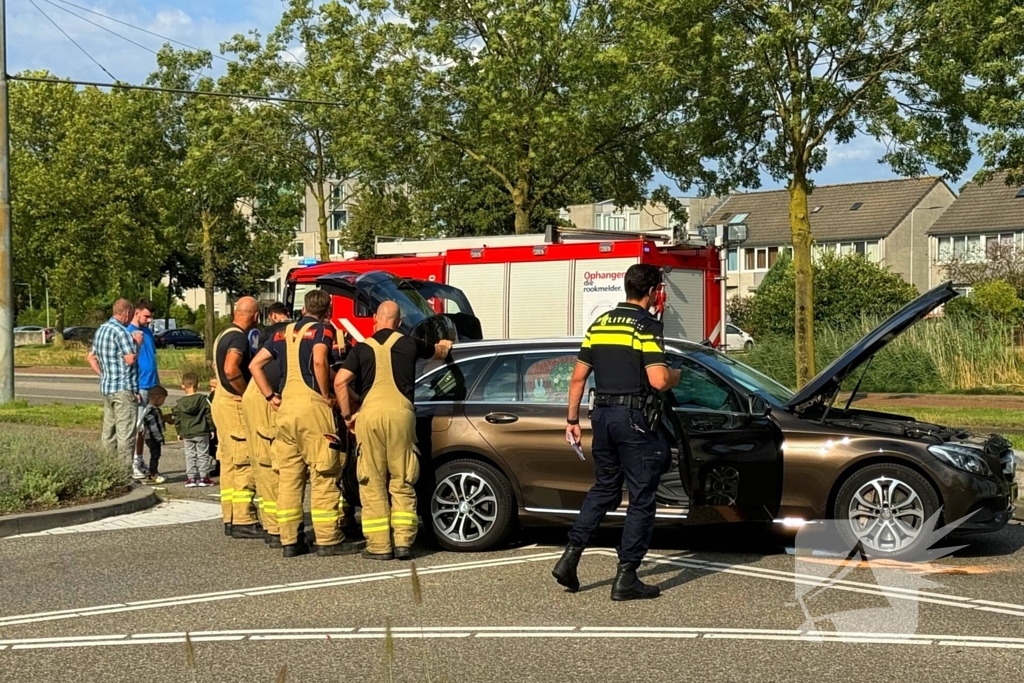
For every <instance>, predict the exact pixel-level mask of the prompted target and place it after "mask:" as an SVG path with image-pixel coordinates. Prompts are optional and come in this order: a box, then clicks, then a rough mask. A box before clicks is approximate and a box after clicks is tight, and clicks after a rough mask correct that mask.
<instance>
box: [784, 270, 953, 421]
mask: <svg viewBox="0 0 1024 683" xmlns="http://www.w3.org/2000/svg"><path fill="white" fill-rule="evenodd" d="M956 296H958V294H957V292H956V290H954V289H953V283H952V282H946V283H944V284H941V285H939V286H938V287H936V288H935V289H932V290H931V291H928V292H925V293H924V294H922V295H921V296H919V297H917V298H916V299H914V300H913V301H911V302H910V303H909V304H907V305H906V306H904V307H903V308H901V309H900V310H898V311H896V312H895V313H893V314H892V315H891V316H890V317H889V318H888V320H886V321H885V322H883V323H882V324H881V325H879V326H878V327H876V328H875V329H873V330H871V331H870V332H868V333H867V334H866V335H864V337H863V338H862V339H861V340H860V341H859V342H857V343H856V344H854V345H853V346H851V347H850V348H849V349H847V351H846V352H845V353H844V354H842V355H841V356H839V357H838V358H836V359H835V360H834V361H832V363H831V364H830V365H829V366H828V367H827V368H825V369H824V370H822V371H821V372H819V373H818V374H817V375H816V376H815V377H814V379H812V380H811V381H810V382H808V383H807V384H805V385H804V386H803V387H802V388H801V389H800V390H799V391H798V392H796V395H794V396H793V398H792V399H790V401H789V403H788V404H787V406H788V407H789V408H793V409H799V408H801V407H802V406H804V405H805V404H808V403H811V402H814V401H820V400H823V399H828V398H830V397H831V396H832V394H833V393H834V392H835V391H836V390H837V389H838V388H839V386H840V385H841V384H842V383H843V380H845V379H846V378H847V377H849V376H850V375H851V374H852V373H853V372H854V370H856V369H857V368H859V367H860V366H861V365H863V364H864V363H866V362H867V361H868V360H869V359H870V358H871V357H872V356H874V355H875V354H876V353H878V352H879V351H880V350H882V349H883V348H884V347H885V346H886V345H887V344H888V343H889V342H890V341H892V340H893V339H895V338H896V337H897V335H899V334H901V333H902V332H903V331H904V330H905V329H907V328H908V327H910V326H911V325H913V324H914V323H916V322H917V321H919V320H921V319H922V318H924V317H925V316H926V315H928V314H929V313H931V312H932V311H933V310H935V308H936V307H938V306H941V305H942V304H944V303H946V302H947V301H949V300H950V299H953V298H955V297H956Z"/></svg>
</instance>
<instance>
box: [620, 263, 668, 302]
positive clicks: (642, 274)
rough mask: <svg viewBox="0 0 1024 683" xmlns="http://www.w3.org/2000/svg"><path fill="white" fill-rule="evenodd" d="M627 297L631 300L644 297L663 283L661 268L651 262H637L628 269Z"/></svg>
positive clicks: (626, 280)
mask: <svg viewBox="0 0 1024 683" xmlns="http://www.w3.org/2000/svg"><path fill="white" fill-rule="evenodd" d="M623 284H624V286H625V288H626V298H627V299H629V300H630V301H636V300H638V299H643V298H644V297H645V296H647V292H649V291H651V289H653V288H655V287H657V286H658V285H660V284H661V269H660V268H658V267H657V266H652V265H651V264H650V263H637V264H636V265H632V266H630V267H629V270H627V271H626V279H625V281H624V283H623Z"/></svg>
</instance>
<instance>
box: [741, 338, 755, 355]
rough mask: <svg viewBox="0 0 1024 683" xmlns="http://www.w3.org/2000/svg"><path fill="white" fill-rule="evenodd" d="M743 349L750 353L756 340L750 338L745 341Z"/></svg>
mask: <svg viewBox="0 0 1024 683" xmlns="http://www.w3.org/2000/svg"><path fill="white" fill-rule="evenodd" d="M743 350H744V351H746V352H747V353H750V352H751V351H753V350H754V342H752V341H750V340H749V339H748V340H747V341H746V342H744V343H743Z"/></svg>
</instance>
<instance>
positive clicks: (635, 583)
mask: <svg viewBox="0 0 1024 683" xmlns="http://www.w3.org/2000/svg"><path fill="white" fill-rule="evenodd" d="M639 568H640V563H639V562H619V569H618V571H617V572H616V573H615V581H614V582H613V583H612V600H647V599H650V598H656V597H658V596H659V595H661V589H660V588H658V587H657V586H648V585H647V584H646V583H644V582H643V581H641V580H640V577H638V576H637V575H636V570H637V569H639Z"/></svg>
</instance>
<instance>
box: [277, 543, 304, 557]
mask: <svg viewBox="0 0 1024 683" xmlns="http://www.w3.org/2000/svg"><path fill="white" fill-rule="evenodd" d="M308 552H309V546H308V545H306V544H305V543H303V542H302V541H301V540H300V541H299V542H298V543H292V544H290V545H283V546H281V557H299V556H300V555H305V554H307V553H308Z"/></svg>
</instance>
